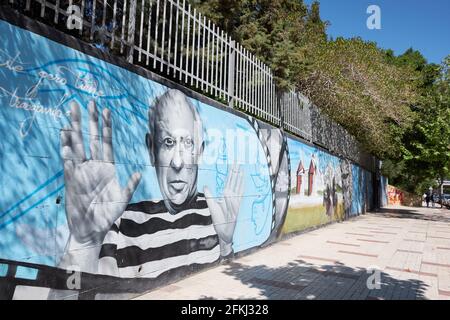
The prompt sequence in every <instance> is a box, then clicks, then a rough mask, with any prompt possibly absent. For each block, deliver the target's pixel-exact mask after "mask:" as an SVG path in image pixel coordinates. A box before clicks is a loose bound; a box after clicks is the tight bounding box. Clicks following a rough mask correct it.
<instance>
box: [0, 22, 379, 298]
mask: <svg viewBox="0 0 450 320" xmlns="http://www.w3.org/2000/svg"><path fill="white" fill-rule="evenodd" d="M0 33H1V34H2V35H3V43H2V48H0V130H1V132H2V134H3V135H2V136H3V138H2V139H1V140H0V151H1V152H0V169H1V173H2V174H1V175H0V185H1V187H2V198H1V200H0V299H20V298H24V297H26V298H44V299H61V298H75V299H76V298H79V299H96V298H97V299H102V298H109V297H111V294H113V295H114V296H113V297H122V295H123V297H124V298H127V297H129V295H130V294H136V293H140V292H143V291H146V290H149V289H151V288H153V287H155V286H159V285H163V284H164V283H166V282H168V281H172V280H174V279H178V278H181V277H183V276H185V275H187V274H189V273H192V272H194V271H197V270H200V269H202V268H204V267H206V266H211V265H214V264H216V263H218V262H220V261H222V260H223V259H227V258H230V257H232V256H233V254H234V253H238V252H243V251H245V250H248V249H251V248H256V247H259V246H263V245H265V244H267V243H270V242H272V241H275V240H277V239H278V238H279V237H280V236H282V235H283V234H286V233H290V232H295V231H299V230H304V229H307V228H309V227H312V226H317V225H320V224H325V223H329V222H331V221H337V220H342V219H344V218H348V217H350V216H351V215H354V214H359V213H362V210H360V208H361V206H364V203H365V202H367V201H369V202H370V200H369V199H370V197H371V196H370V194H371V193H373V190H372V191H371V188H372V185H371V183H372V180H371V179H372V178H371V174H370V173H369V172H365V171H364V170H363V169H361V168H360V167H358V166H355V165H354V164H352V163H351V162H350V161H348V160H345V159H341V158H338V157H336V156H333V155H331V154H329V153H327V152H325V151H323V150H322V149H319V148H317V147H313V146H310V145H307V144H305V143H302V142H300V141H299V140H297V139H293V138H288V137H287V135H286V134H284V132H283V131H282V130H280V129H278V128H274V127H272V126H270V125H269V124H266V123H264V122H262V121H259V120H257V119H255V118H253V117H249V116H244V115H243V114H239V113H233V112H230V111H229V110H223V109H220V108H217V107H213V106H212V105H211V104H208V103H205V101H207V100H206V99H204V98H198V99H194V98H192V97H191V96H189V95H188V94H187V93H185V92H184V90H183V91H180V90H177V89H174V88H169V87H167V86H164V85H162V84H160V83H158V82H155V81H152V80H149V79H147V78H144V77H142V76H138V75H136V74H135V73H133V72H130V71H127V70H125V69H123V68H120V67H118V66H115V65H112V64H109V63H106V62H104V61H102V60H99V59H96V58H93V57H90V56H87V55H85V54H83V53H81V52H79V51H76V50H74V49H71V48H69V47H66V46H63V45H61V44H57V43H55V42H52V41H50V40H48V39H46V38H44V37H41V36H38V35H36V34H34V33H31V32H29V31H25V30H23V29H20V28H17V27H15V26H12V25H10V24H8V23H6V22H3V21H1V20H0ZM18 39H20V40H18ZM34 48H39V50H34ZM186 91H187V92H188V90H186ZM200 100H201V101H200ZM78 274H79V275H80V279H79V281H78V280H77V278H76V276H77V275H78ZM74 277H75V278H74Z"/></svg>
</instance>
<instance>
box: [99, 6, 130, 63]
mask: <svg viewBox="0 0 450 320" xmlns="http://www.w3.org/2000/svg"><path fill="white" fill-rule="evenodd" d="M94 1H95V0H94ZM126 15H127V0H124V2H123V16H122V35H121V37H120V53H121V54H123V46H124V42H125V21H126ZM93 26H94V24H92V25H91V29H92V28H93Z"/></svg>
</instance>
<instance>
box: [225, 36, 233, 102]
mask: <svg viewBox="0 0 450 320" xmlns="http://www.w3.org/2000/svg"><path fill="white" fill-rule="evenodd" d="M229 45H230V50H229V55H230V58H229V59H228V97H229V98H228V99H229V100H228V106H229V107H230V108H233V107H234V96H235V93H234V92H235V91H234V82H235V76H234V75H235V64H236V50H235V48H234V46H235V42H234V41H230V42H229ZM224 73H225V72H224Z"/></svg>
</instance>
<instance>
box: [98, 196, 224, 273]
mask: <svg viewBox="0 0 450 320" xmlns="http://www.w3.org/2000/svg"><path fill="white" fill-rule="evenodd" d="M219 258H220V246H219V238H218V236H217V233H216V231H215V229H214V226H213V223H212V219H211V214H210V211H209V209H208V205H207V203H206V200H205V198H204V195H203V194H201V193H198V194H197V196H196V197H195V198H194V199H193V201H191V202H190V204H189V205H187V206H186V208H185V209H184V210H183V211H181V212H179V213H177V214H175V215H172V214H170V213H169V211H168V210H167V208H166V206H165V204H164V201H162V200H161V201H157V202H153V201H144V202H140V203H135V204H130V205H128V206H127V208H126V210H125V212H124V214H123V215H122V216H121V217H120V219H118V220H117V221H116V222H115V223H114V224H113V226H112V227H111V229H110V231H109V232H108V233H107V234H106V237H105V239H104V241H103V244H102V248H101V251H100V255H99V265H98V273H100V274H107V275H112V276H119V277H122V278H135V277H145V278H156V277H158V276H159V275H161V274H162V273H167V272H171V271H175V269H183V268H184V269H186V268H189V266H191V265H196V266H198V265H206V264H209V263H213V262H215V261H217V260H218V259H219Z"/></svg>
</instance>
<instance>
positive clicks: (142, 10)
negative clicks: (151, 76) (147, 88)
mask: <svg viewBox="0 0 450 320" xmlns="http://www.w3.org/2000/svg"><path fill="white" fill-rule="evenodd" d="M144 4H145V0H141V27H140V29H139V53H138V61H139V62H141V57H142V50H143V47H142V37H143V33H144V9H145V5H144Z"/></svg>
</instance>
